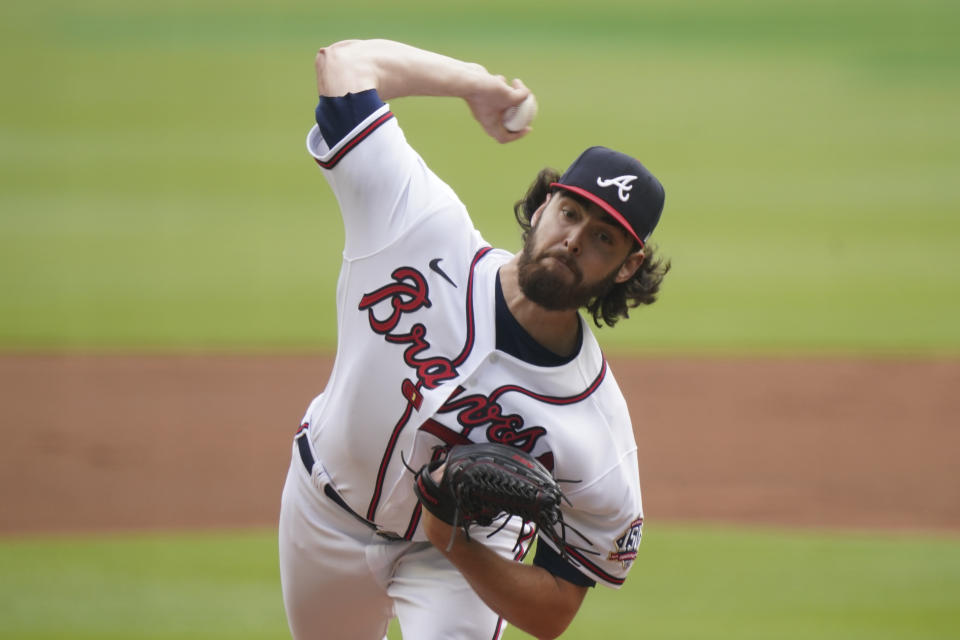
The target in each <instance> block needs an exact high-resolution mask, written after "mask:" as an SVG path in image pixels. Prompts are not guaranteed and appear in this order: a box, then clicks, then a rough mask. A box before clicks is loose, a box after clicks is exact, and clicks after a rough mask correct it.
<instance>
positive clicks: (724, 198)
mask: <svg viewBox="0 0 960 640" xmlns="http://www.w3.org/2000/svg"><path fill="white" fill-rule="evenodd" d="M958 26H960V6H958V5H957V4H956V3H951V2H939V1H929V0H928V1H924V2H913V1H907V0H896V1H893V0H887V1H882V2H864V1H860V0H855V1H854V0H847V1H844V2H839V3H838V2H825V1H817V2H800V1H799V0H782V1H778V2H759V1H757V0H735V1H732V2H723V3H721V2H715V1H712V0H692V1H686V2H666V1H665V0H661V1H657V2H643V3H636V2H627V1H626V0H618V1H611V0H604V1H603V2H600V3H591V4H589V5H584V4H582V3H574V2H570V1H564V2H558V3H552V4H551V6H550V8H549V9H548V8H545V7H542V6H540V5H539V4H536V3H525V4H524V3H515V2H505V1H501V0H497V1H494V2H486V3H482V4H474V3H464V2H447V3H440V2H436V1H434V0H415V1H413V2H405V3H402V4H400V5H398V4H392V3H385V2H381V3H377V2H372V1H371V0H361V1H358V2H351V3H340V4H336V5H334V6H324V5H319V4H317V3H306V2H300V1H293V0H284V1H282V2H277V3H270V4H269V5H267V4H263V3H256V2H249V1H247V2H239V3H226V2H223V1H214V0H203V1H201V2H190V3H187V2H168V3H163V4H159V5H158V4H149V5H146V4H138V3H133V4H131V3H121V2H117V1H116V0H112V1H107V0H101V1H97V2H86V3H83V4H80V5H78V4H76V3H67V2H64V1H63V0H53V1H51V2H44V3H22V2H21V3H13V4H7V5H4V7H3V8H0V35H2V36H3V37H2V38H0V54H2V55H0V65H2V68H3V72H4V77H5V94H6V98H5V100H4V101H3V103H2V107H0V108H2V119H0V348H2V349H7V350H9V349H32V348H87V349H90V348H94V349H97V348H99V349H103V348H111V349H124V348H131V347H135V348H158V349H163V348H171V347H173V348H199V349H210V348H213V349H247V350H250V349H277V348H288V349H300V348H328V347H330V346H331V345H332V344H333V341H334V339H335V327H334V313H333V299H334V287H335V274H336V271H337V269H338V265H339V253H340V243H341V238H342V236H341V229H340V223H339V220H338V217H337V212H336V206H335V203H334V201H333V198H332V197H331V196H330V194H329V192H328V190H327V187H326V184H325V182H324V181H323V180H322V178H321V177H320V175H319V172H318V170H317V169H316V168H315V166H314V165H313V164H312V163H311V162H310V160H309V157H308V156H307V155H306V153H305V151H304V145H303V138H304V135H305V132H306V130H307V128H308V127H309V126H310V124H311V120H312V109H313V106H314V100H315V97H314V93H315V92H314V88H313V83H314V80H313V70H312V63H313V53H314V51H315V49H316V48H317V47H318V46H320V45H322V44H325V43H328V42H331V41H335V40H338V39H342V38H347V37H372V36H381V37H390V38H394V39H399V40H405V41H409V42H411V43H412V44H415V45H418V46H422V47H426V48H431V49H436V50H439V51H441V52H443V53H447V54H449V55H453V56H457V57H462V58H465V59H470V60H475V61H478V62H481V63H483V64H484V65H486V66H487V67H488V68H489V69H491V70H492V71H496V72H500V73H503V74H505V75H507V76H511V77H512V76H518V77H521V78H523V79H524V80H525V81H526V82H527V84H528V85H529V86H530V87H531V88H533V89H534V91H535V92H536V93H537V95H538V98H539V101H540V105H541V113H540V116H539V117H538V119H537V121H536V122H535V131H534V133H533V135H531V136H530V137H528V138H527V139H525V140H523V141H521V142H519V143H517V144H514V145H507V146H499V145H497V144H495V143H493V142H492V141H489V140H488V139H486V138H485V137H484V136H483V135H482V133H481V132H480V130H479V128H478V127H477V126H475V125H474V124H473V123H472V121H470V120H469V118H468V114H467V111H466V109H465V108H464V106H463V105H462V104H459V103H458V102H456V101H452V100H430V99H419V98H414V99H407V100H398V101H395V102H394V104H393V105H392V106H393V107H394V109H395V111H396V112H397V114H398V117H399V120H400V122H401V124H402V125H403V126H404V128H405V130H406V132H407V135H408V137H409V139H410V140H411V141H412V143H413V144H414V145H415V146H416V147H417V148H418V150H419V151H420V152H421V153H422V155H423V156H424V157H425V158H426V159H427V161H428V162H429V163H430V164H431V165H432V166H433V167H434V169H435V170H436V171H437V172H438V173H439V174H440V175H441V176H442V177H444V178H445V179H446V180H447V181H448V182H449V183H450V184H451V185H452V186H453V187H454V188H455V189H456V190H457V191H458V193H459V194H460V195H461V198H462V199H463V200H464V202H465V203H466V204H467V205H468V207H469V208H470V209H471V211H472V212H473V214H474V217H475V219H476V221H477V223H478V226H479V227H480V228H481V230H482V231H483V232H484V233H485V235H486V236H487V238H488V239H489V240H490V241H491V242H493V243H494V244H497V245H500V246H504V247H506V248H510V249H515V248H517V233H516V229H515V225H514V223H513V221H512V215H511V211H510V206H511V205H512V202H513V201H514V200H515V199H517V198H519V196H520V195H521V194H522V192H523V191H524V189H525V187H526V185H527V184H528V182H529V180H530V179H531V178H532V176H533V174H534V173H535V172H536V171H537V170H538V169H539V168H541V167H542V166H545V165H551V166H554V167H557V168H561V169H562V168H563V167H565V166H566V165H567V164H568V163H569V162H570V161H572V159H573V158H574V157H575V156H576V155H577V154H578V153H579V151H580V150H582V148H584V147H585V146H588V145H590V144H598V143H599V144H606V145H610V146H615V147H617V148H621V149H623V150H627V151H631V152H633V153H635V154H636V155H638V156H639V157H640V158H641V159H642V160H643V161H644V162H645V163H646V164H647V165H648V166H649V167H651V169H652V170H653V171H654V172H655V173H657V174H658V176H660V177H661V179H662V180H663V182H664V183H665V185H666V187H667V209H666V213H665V215H664V219H663V222H662V225H661V227H660V229H659V230H658V232H657V234H656V237H655V239H656V241H657V242H658V243H659V244H660V246H661V249H662V251H663V253H664V254H665V255H667V256H669V257H671V258H672V259H673V261H674V271H673V273H672V274H671V275H670V276H669V279H668V281H667V283H666V286H665V290H664V293H663V296H662V299H661V301H660V302H659V303H658V304H657V305H656V306H654V307H653V308H651V309H643V310H638V311H637V312H635V316H637V318H635V319H633V321H631V322H625V323H623V324H622V325H620V327H619V328H618V329H617V330H616V331H601V332H600V338H601V341H602V342H603V343H604V344H605V345H606V346H609V347H614V348H618V349H633V350H644V351H667V352H678V351H684V352H704V351H708V352H732V351H744V350H752V351H781V352H782V351H786V352H796V351H805V352H809V351H821V352H855V353H864V352H868V353H904V352H909V353H927V354H929V353H949V354H956V353H958V352H960V263H958V260H957V258H956V250H955V247H954V245H955V243H956V241H957V239H958V238H960V222H958V216H957V215H956V214H957V212H958V211H960V187H958V186H957V181H956V179H955V175H956V174H957V173H958V170H960V145H958V141H960V140H958V139H960V109H958V108H957V107H958V104H960V100H958V99H960V73H958V71H960V45H958V44H957V40H956V38H955V37H954V36H955V34H956V33H957V31H958Z"/></svg>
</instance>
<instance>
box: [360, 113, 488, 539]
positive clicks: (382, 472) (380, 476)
mask: <svg viewBox="0 0 960 640" xmlns="http://www.w3.org/2000/svg"><path fill="white" fill-rule="evenodd" d="M391 117H393V114H392V113H388V114H386V115H385V116H383V118H381V119H380V120H378V121H377V122H375V123H374V124H372V125H371V126H370V127H369V128H368V129H366V130H365V132H366V131H370V130H372V128H374V127H376V126H379V125H378V124H377V123H378V122H379V123H380V124H382V122H381V120H383V119H384V118H386V119H389V118H391ZM361 135H365V133H364V134H361ZM358 138H359V136H358ZM490 251H492V247H484V248H483V249H480V250H479V251H477V253H476V254H475V255H474V256H473V261H472V262H471V263H470V277H469V279H468V280H467V304H466V321H467V336H466V340H465V342H464V346H463V351H461V352H460V355H458V356H457V358H456V359H455V360H453V366H454V367H457V366H459V365H461V364H463V363H464V361H466V359H467V356H469V355H470V352H471V351H472V350H473V343H474V340H475V338H476V336H475V334H476V322H475V321H474V317H473V281H474V275H475V274H476V267H477V263H478V262H480V259H481V258H483V257H484V256H485V255H487V254H488V253H489V252H490ZM458 375H459V374H458ZM422 385H423V381H422V380H418V381H417V384H416V386H415V387H414V388H415V389H416V390H417V391H419V390H420V388H421V387H422ZM413 409H414V407H413V404H412V403H411V402H410V401H408V402H407V408H406V410H405V411H404V413H403V416H401V418H400V420H399V422H397V424H396V426H395V427H394V428H393V433H391V435H390V440H389V442H388V443H387V449H386V451H384V452H383V458H381V459H380V469H379V470H378V471H377V482H376V484H375V485H374V490H373V496H372V497H371V498H370V506H369V507H368V508H367V520H370V521H371V522H376V515H377V508H378V507H379V506H380V498H381V496H382V494H383V481H384V478H385V477H386V474H387V467H388V466H389V465H390V460H392V459H393V450H394V448H395V447H396V445H397V439H398V438H399V437H400V432H401V431H403V429H404V427H406V426H407V421H408V420H410V415H411V413H412V412H413ZM414 519H416V515H415V518H414Z"/></svg>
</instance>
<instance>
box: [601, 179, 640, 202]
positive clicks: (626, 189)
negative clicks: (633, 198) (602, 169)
mask: <svg viewBox="0 0 960 640" xmlns="http://www.w3.org/2000/svg"><path fill="white" fill-rule="evenodd" d="M636 179H637V176H617V177H616V178H609V179H604V178H597V186H598V187H612V186H614V185H616V187H617V195H618V196H619V197H620V200H621V201H622V202H626V201H627V200H629V199H630V190H631V189H633V185H632V184H630V183H631V182H633V181H634V180H636Z"/></svg>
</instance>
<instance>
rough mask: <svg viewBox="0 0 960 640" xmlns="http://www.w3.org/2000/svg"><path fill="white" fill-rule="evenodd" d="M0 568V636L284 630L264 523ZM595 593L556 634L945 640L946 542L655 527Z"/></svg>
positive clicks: (39, 554)
mask: <svg viewBox="0 0 960 640" xmlns="http://www.w3.org/2000/svg"><path fill="white" fill-rule="evenodd" d="M0 566H2V567H3V580H2V581H0V638H10V639H13V638H16V639H18V640H40V639H47V638H73V639H82V638H91V639H92V638H131V639H132V638H150V639H154V640H161V639H168V638H169V639H173V638H178V639H182V640H186V639H189V638H198V639H200V638H204V639H217V638H250V639H254V638H257V639H266V638H284V637H289V634H288V632H287V629H286V623H285V620H284V616H283V605H282V601H281V596H280V589H279V574H278V569H277V560H276V538H275V534H274V533H273V532H272V531H271V532H263V531H249V532H220V533H217V532H208V533H191V534H174V533H170V534H165V535H164V534H150V535H145V534H140V535H133V534H131V535H109V536H84V537H79V538H73V539H60V538H54V537H48V538H42V539H36V540H24V539H4V540H0ZM598 589H600V591H599V592H597V593H593V594H591V595H589V596H588V597H587V600H586V601H585V604H584V606H583V609H582V610H581V612H580V614H579V615H578V617H577V618H576V619H575V621H574V623H573V625H572V626H571V627H570V629H569V630H568V632H567V633H566V634H564V636H563V637H564V638H569V639H570V640H577V639H583V640H587V639H594V638H598V637H615V638H641V637H644V638H645V637H652V638H664V639H675V640H680V639H690V640H700V639H701V638H705V637H710V638H716V639H717V640H722V639H725V638H730V639H734V638H736V639H738V640H743V639H750V638H757V639H760V638H783V639H786V640H790V639H797V640H801V639H802V640H806V639H808V638H819V639H824V640H831V639H836V640H855V639H859V638H864V639H866V638H870V639H872V640H884V639H886V638H890V639H892V638H913V639H918V640H932V639H939V638H943V639H946V638H952V637H955V634H956V630H957V629H958V628H960V611H958V610H957V608H956V597H957V594H958V593H960V542H958V540H957V539H956V538H941V537H934V536H921V535H915V536H912V537H905V536H899V535H877V534H873V535H869V536H868V535H865V534H854V533H836V532H818V533H812V532H786V531H780V530H761V529H728V528H723V527H707V528H704V527H696V528H688V527H684V526H679V525H671V526H656V527H650V528H649V529H648V530H647V532H646V533H645V535H644V542H643V545H642V546H641V554H640V558H639V560H638V563H637V565H636V566H635V567H634V569H633V570H632V572H631V575H630V579H629V580H628V581H627V584H626V585H625V586H624V588H623V589H621V590H619V591H611V590H608V589H605V588H599V587H598ZM390 637H391V638H393V639H398V638H399V637H400V636H399V633H398V630H397V627H396V626H394V627H393V628H392V630H391V634H390ZM505 637H506V638H525V637H529V636H526V635H525V634H523V633H521V632H519V631H517V630H516V629H510V630H508V632H507V634H506V636H505Z"/></svg>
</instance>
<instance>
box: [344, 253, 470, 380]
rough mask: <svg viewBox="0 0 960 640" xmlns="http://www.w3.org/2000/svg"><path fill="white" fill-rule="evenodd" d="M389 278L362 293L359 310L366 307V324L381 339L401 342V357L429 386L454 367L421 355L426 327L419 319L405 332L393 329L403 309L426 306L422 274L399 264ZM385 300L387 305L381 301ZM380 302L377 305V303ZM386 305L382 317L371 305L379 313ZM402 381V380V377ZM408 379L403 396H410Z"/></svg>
mask: <svg viewBox="0 0 960 640" xmlns="http://www.w3.org/2000/svg"><path fill="white" fill-rule="evenodd" d="M390 275H391V276H392V277H393V280H394V281H393V282H391V283H390V284H387V285H384V286H382V287H380V288H379V289H377V290H376V291H372V292H370V293H368V294H366V295H364V296H363V297H362V298H361V299H360V305H359V309H360V311H364V310H366V312H367V319H368V320H369V322H370V328H371V329H373V330H374V331H375V332H376V333H378V334H380V335H382V336H383V337H384V340H386V341H387V342H391V343H394V344H401V345H402V344H405V345H407V348H406V349H405V350H404V352H403V360H404V362H405V363H406V364H407V366H409V367H410V368H412V369H414V370H415V371H416V372H417V379H418V380H420V381H421V382H422V383H423V386H425V387H426V388H428V389H433V388H434V387H436V386H438V385H439V384H440V383H441V382H443V381H444V380H449V379H450V378H454V377H456V375H457V370H456V367H455V366H454V365H453V363H452V362H451V361H450V360H449V359H448V358H444V357H443V356H425V355H423V354H424V352H425V351H427V350H428V349H429V348H430V342H429V341H428V340H427V328H426V327H425V326H423V324H421V323H419V322H418V323H416V324H414V325H413V326H411V327H410V330H409V331H408V332H407V333H396V328H397V325H398V324H399V322H400V318H402V317H403V314H405V313H413V312H414V311H417V310H419V309H422V308H424V307H430V297H429V289H428V287H427V280H426V278H424V276H423V274H422V273H420V272H419V271H417V270H416V269H414V268H412V267H399V268H397V269H395V270H394V271H393V273H391V274H390ZM387 301H389V305H381V303H386V302H387ZM378 305H380V307H378ZM383 306H387V308H388V309H389V310H390V313H389V314H388V315H386V317H383V316H378V315H377V313H376V312H375V308H379V309H380V313H381V314H382V313H383V309H382V307H383ZM405 382H406V381H405ZM409 386H410V385H409V383H408V384H407V385H405V388H406V389H407V390H406V391H405V392H404V396H405V397H408V398H410V397H411V396H410V390H409V388H408V387H409Z"/></svg>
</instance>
